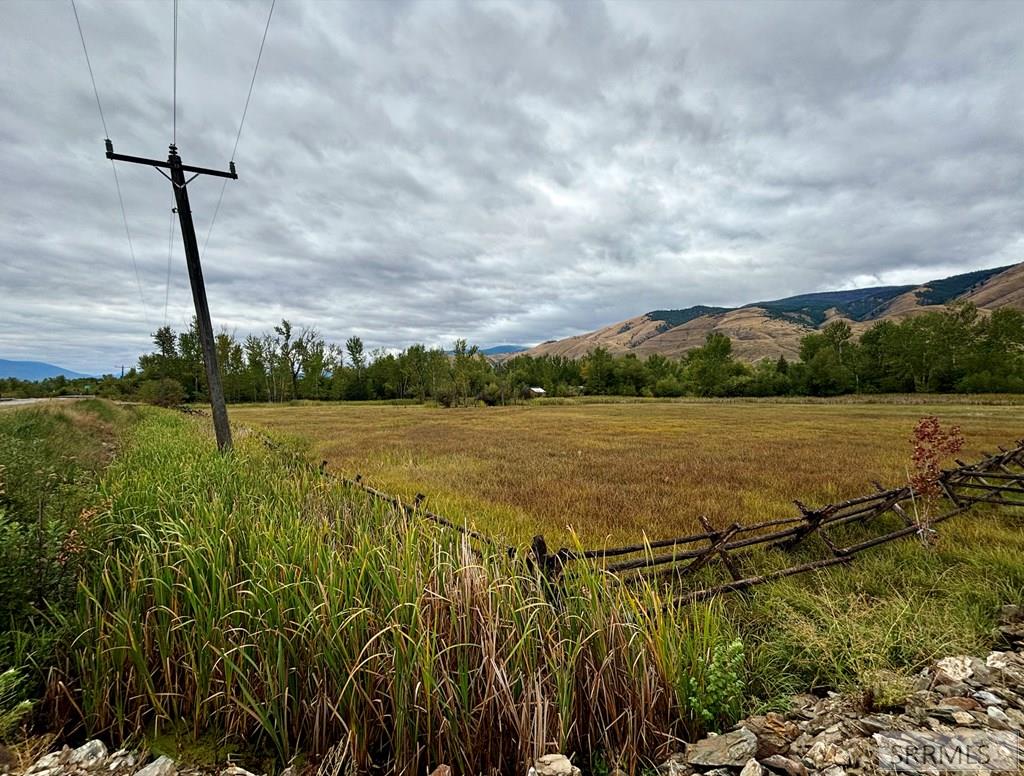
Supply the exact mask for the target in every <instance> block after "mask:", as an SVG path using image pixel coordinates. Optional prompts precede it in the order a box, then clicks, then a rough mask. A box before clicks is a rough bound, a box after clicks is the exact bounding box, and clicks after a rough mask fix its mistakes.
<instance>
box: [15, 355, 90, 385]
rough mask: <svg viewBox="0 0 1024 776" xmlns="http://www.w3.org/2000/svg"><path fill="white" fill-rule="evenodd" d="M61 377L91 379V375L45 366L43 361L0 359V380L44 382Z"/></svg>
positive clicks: (52, 365) (60, 367)
mask: <svg viewBox="0 0 1024 776" xmlns="http://www.w3.org/2000/svg"><path fill="white" fill-rule="evenodd" d="M60 375H63V376H64V377H66V378H68V379H69V380H75V379H77V378H79V377H92V375H86V374H82V373H81V372H72V371H71V370H70V369H65V368H64V367H62V366H56V365H54V364H47V363H45V362H43V361H11V360H8V359H6V358H0V378H4V377H7V378H10V377H13V378H14V379H16V380H30V381H35V380H45V379H46V378H47V377H58V376H60Z"/></svg>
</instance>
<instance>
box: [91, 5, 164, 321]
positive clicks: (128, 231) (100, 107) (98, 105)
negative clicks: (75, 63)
mask: <svg viewBox="0 0 1024 776" xmlns="http://www.w3.org/2000/svg"><path fill="white" fill-rule="evenodd" d="M71 10H72V11H73V12H74V14H75V25H76V26H77V27H78V37H79V39H81V41H82V53H83V54H85V66H86V68H87V69H88V70H89V80H90V81H91V82H92V93H93V96H94V97H95V98H96V108H97V110H99V114H100V124H102V125H103V136H104V137H105V138H106V139H108V140H109V139H110V132H109V131H108V130H107V119H106V116H104V115H103V103H102V102H101V101H100V91H99V89H98V88H96V76H95V75H94V74H93V71H92V60H91V59H90V57H89V47H88V46H87V45H86V44H85V33H84V32H82V21H81V19H79V18H78V6H76V5H75V0H71ZM110 169H111V171H112V172H113V173H114V187H115V188H116V189H117V201H118V204H119V205H120V206H121V221H122V222H123V223H124V233H125V236H126V237H127V238H128V253H129V255H130V256H131V259H132V269H133V270H134V272H135V285H136V286H137V288H138V290H139V302H141V304H142V314H143V316H144V317H145V319H146V326H147V327H150V326H151V324H150V321H149V310H148V308H147V307H146V299H145V296H144V295H143V293H142V279H141V278H140V276H139V263H138V261H137V260H136V258H135V243H134V242H133V241H132V232H131V229H129V228H128V212H127V211H126V210H125V207H124V196H123V195H122V194H121V180H120V179H119V178H118V176H117V166H116V165H115V164H114V160H113V159H111V160H110Z"/></svg>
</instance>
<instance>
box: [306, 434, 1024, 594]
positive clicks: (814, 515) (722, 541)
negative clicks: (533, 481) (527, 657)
mask: <svg viewBox="0 0 1024 776" xmlns="http://www.w3.org/2000/svg"><path fill="white" fill-rule="evenodd" d="M956 463H957V468H954V469H948V470H945V471H943V472H942V474H941V476H940V477H939V481H938V482H939V485H940V486H941V489H942V492H943V494H944V498H942V499H940V500H939V503H940V504H942V505H943V510H942V511H941V512H939V513H938V514H935V515H928V514H925V513H926V512H927V511H928V510H929V509H930V508H932V507H935V503H934V500H933V501H931V502H927V501H926V500H923V499H922V498H921V496H920V494H918V493H916V492H915V491H914V489H913V488H911V487H910V486H909V485H905V486H902V487H898V488H889V489H886V488H883V487H882V486H881V485H879V484H877V483H876V484H875V487H876V492H874V493H870V494H867V495H863V496H858V497H856V498H851V499H847V500H846V501H841V502H839V503H835V504H826V505H824V506H820V507H816V508H811V507H808V506H806V505H804V504H802V503H801V502H799V501H795V502H794V503H795V504H796V507H797V509H798V510H799V514H797V515H794V516H791V517H784V518H779V519H774V520H767V521H763V522H759V523H752V524H741V523H738V522H734V523H731V524H730V525H727V526H724V527H715V526H714V525H712V523H711V521H710V520H709V519H708V518H706V517H701V518H700V523H701V526H702V528H703V529H704V530H703V531H702V532H700V533H694V534H690V535H688V536H678V537H674V538H670V539H659V540H657V541H645V542H639V543H636V544H632V545H627V546H622V547H610V548H601V549H593V550H578V549H571V548H567V547H563V548H561V549H558V550H555V551H550V550H549V549H548V546H547V543H546V541H545V540H544V537H543V536H537V537H535V538H534V540H533V544H532V546H531V548H530V550H529V554H528V555H527V558H528V561H529V562H530V563H531V564H533V566H534V567H535V568H538V569H539V570H540V571H541V572H542V573H543V574H544V575H545V577H547V579H548V580H550V581H552V582H554V581H557V580H558V579H559V578H560V577H561V576H562V575H563V574H565V573H567V572H569V571H571V567H572V564H575V563H581V562H587V563H592V564H597V565H598V566H599V567H600V568H603V569H604V570H605V571H607V572H609V573H611V574H614V575H616V576H617V577H618V578H619V580H620V581H621V582H622V583H623V584H635V583H637V582H639V581H641V580H647V581H664V582H665V583H666V584H668V583H672V584H678V583H684V585H685V583H686V582H687V581H689V582H690V589H688V590H685V592H682V593H681V594H680V595H679V597H678V598H677V599H676V600H677V601H678V602H680V603H688V602H693V601H700V600H703V599H706V598H710V597H712V596H716V595H720V594H724V593H731V592H735V591H739V590H746V589H748V588H751V587H754V586H755V585H760V584H763V583H765V582H770V581H772V580H776V579H781V578H783V577H789V576H793V575H796V574H802V573H806V572H810V571H814V570H817V569H823V568H828V567H830V566H837V565H841V564H846V563H850V562H851V561H852V560H853V558H854V557H855V556H857V555H858V554H860V553H862V552H864V551H866V550H869V549H871V548H873V547H878V546H880V545H883V544H888V543H889V542H894V541H897V540H900V539H904V538H907V537H911V536H915V535H916V536H921V537H923V538H925V539H927V538H928V537H929V536H930V535H931V534H933V533H934V532H935V530H936V526H938V525H940V524H942V523H943V522H945V521H946V520H949V519H950V518H951V517H954V516H956V515H959V514H962V513H964V512H967V511H969V510H970V509H972V508H973V507H974V506H976V505H978V504H993V505H999V506H1008V507H1024V440H1021V441H1019V442H1018V443H1017V445H1016V446H1015V447H1014V448H1012V449H1005V448H1002V447H1001V448H1000V452H998V453H991V454H990V453H985V454H984V457H983V458H982V459H980V460H978V461H975V462H974V463H966V462H964V461H960V460H957V461H956ZM321 469H322V470H325V469H326V461H325V462H324V463H323V464H322V465H321ZM342 482H344V483H345V484H347V485H349V486H351V487H355V488H359V489H361V490H363V491H365V492H366V493H367V494H369V495H370V496H371V497H373V498H375V499H379V500H381V501H384V502H387V503H389V504H391V505H393V506H394V507H396V508H397V509H400V510H403V511H404V512H405V513H406V514H408V515H409V516H410V517H419V518H424V519H427V520H432V521H434V522H437V523H439V524H441V525H444V526H446V527H449V528H452V529H454V530H457V531H460V532H462V533H464V534H465V535H467V536H469V537H471V538H472V539H474V540H477V541H480V542H483V543H486V544H489V545H491V546H493V547H497V548H499V549H503V550H505V551H507V552H508V553H509V554H510V555H514V554H516V553H517V549H516V548H514V547H506V546H504V545H501V544H500V543H499V542H497V541H496V540H495V539H494V538H492V537H489V536H486V535H484V534H482V533H480V532H478V531H474V530H471V529H469V528H468V527H466V526H464V525H461V524H459V523H457V522H455V521H452V520H449V519H447V518H445V517H443V516H441V515H438V514H435V513H434V512H431V511H429V510H427V509H425V508H424V504H423V502H424V497H423V496H422V495H418V496H417V497H416V498H415V500H414V502H413V503H411V504H410V503H407V502H405V501H403V500H402V499H400V498H398V497H396V496H392V495H390V494H388V493H384V492H382V491H380V490H377V489H376V488H373V487H370V486H369V485H367V484H366V483H365V482H364V481H363V478H362V476H360V475H356V477H355V478H354V479H349V478H342ZM886 516H888V517H890V518H892V517H895V519H896V521H897V524H898V526H899V527H896V528H893V527H892V526H893V521H892V520H891V519H890V520H888V521H883V520H880V518H882V517H886ZM850 529H854V530H852V531H851V530H850ZM812 539H817V540H818V543H817V544H815V545H814V547H815V549H819V550H820V548H824V552H823V553H821V552H818V553H817V554H823V555H824V557H814V558H812V559H808V560H802V561H801V562H799V563H794V564H793V565H790V566H786V567H784V568H778V569H773V570H770V571H763V572H762V573H753V572H751V571H748V570H747V567H749V566H751V565H752V564H753V565H756V564H757V562H758V561H759V560H760V561H761V562H764V561H763V559H764V557H765V556H757V555H755V553H754V551H755V549H758V548H759V549H762V550H763V549H768V550H795V549H796V548H797V547H799V546H801V545H807V544H808V543H809V542H810V541H811V540H812ZM847 542H848V543H847ZM811 554H814V553H811ZM714 569H718V570H719V571H721V570H724V574H725V575H726V581H724V582H718V583H717V584H716V583H714V582H708V581H707V580H708V578H709V577H712V578H713V577H714V576H715V575H714V574H712V573H711V571H713V570H714ZM702 570H703V571H707V572H708V573H705V574H703V575H701V576H698V574H699V572H701V571H702ZM718 579H721V577H720V576H719V577H718ZM701 580H702V581H701Z"/></svg>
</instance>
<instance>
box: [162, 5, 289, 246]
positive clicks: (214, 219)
mask: <svg viewBox="0 0 1024 776" xmlns="http://www.w3.org/2000/svg"><path fill="white" fill-rule="evenodd" d="M175 2H177V0H175ZM276 4H277V0H271V1H270V12H269V13H268V14H267V24H266V26H265V27H264V28H263V39H262V40H261V41H260V50H259V51H258V52H257V53H256V66H255V67H254V68H253V70H252V78H251V79H250V81H249V93H248V94H246V95H245V107H243V108H242V118H241V119H240V120H239V122H238V133H237V134H236V135H235V144H234V146H232V148H231V156H230V157H229V158H230V159H231V161H234V160H235V153H236V152H237V151H238V141H239V140H241V139H242V127H243V126H245V117H246V114H248V113H249V101H250V100H251V99H252V90H253V87H254V86H255V85H256V74H257V73H258V72H259V71H260V60H261V59H262V58H263V46H264V45H265V44H266V42H267V33H268V32H269V31H270V20H271V19H272V18H273V17H274V6H275V5H276ZM227 185H228V182H227V179H225V180H224V181H223V182H222V183H221V186H220V195H219V196H218V197H217V204H216V205H215V206H214V208H213V217H212V218H211V219H210V228H209V229H207V230H206V239H205V240H204V241H203V255H204V256H205V255H206V246H207V245H209V244H210V235H211V234H213V225H214V224H215V223H216V222H217V214H218V213H219V212H220V205H221V202H223V201H224V191H225V190H226V189H227Z"/></svg>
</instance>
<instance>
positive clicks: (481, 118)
mask: <svg viewBox="0 0 1024 776" xmlns="http://www.w3.org/2000/svg"><path fill="white" fill-rule="evenodd" d="M180 9H181V10H180V20H179V29H180V33H181V38H180V45H179V73H178V77H179V105H178V144H179V146H180V148H181V152H182V154H183V156H184V157H185V158H186V161H188V162H191V163H194V164H200V165H210V166H223V165H225V164H226V162H227V158H228V155H229V153H230V151H231V147H232V144H233V142H234V138H235V132H236V130H237V122H238V119H239V116H240V114H241V110H242V105H243V102H244V98H245V91H246V89H247V86H248V81H249V77H250V75H251V72H252V65H253V60H254V57H255V54H256V50H257V47H258V44H259V39H260V36H261V34H262V31H263V23H264V21H265V18H266V11H267V9H268V3H267V2H264V1H263V0H250V1H248V2H241V3H218V2H198V0H182V2H181V4H180ZM79 10H80V14H81V17H82V23H83V26H84V29H85V34H86V36H87V41H88V43H89V47H90V54H91V55H92V58H93V65H94V69H95V72H96V77H97V81H98V84H99V88H100V93H101V97H102V99H103V102H104V109H105V111H106V115H107V122H108V125H109V128H110V132H111V135H112V139H113V141H114V143H115V145H116V147H117V149H118V150H119V151H121V152H123V153H131V154H140V155H146V156H156V157H158V156H162V155H163V149H164V148H165V146H166V144H167V143H168V142H169V141H170V128H171V54H172V52H171V39H170V35H169V30H170V18H171V17H170V14H171V4H170V3H169V2H162V3H156V2H147V3H139V2H121V3H100V2H96V1H94V2H89V0H81V2H80V3H79ZM4 12H5V13H4V16H5V24H4V25H3V28H2V29H0V57H2V61H3V69H2V71H0V171H2V174H3V179H4V184H5V185H4V186H3V188H2V189H0V219H2V227H3V228H2V229H0V255H2V257H3V266H2V272H0V299H2V301H0V356H4V357H8V358H12V357H13V358H18V357H24V358H30V357H31V358H42V359H45V360H51V361H56V362H58V363H62V364H64V365H66V366H69V367H71V368H78V369H83V370H111V369H113V368H114V367H115V366H116V365H119V364H121V363H130V362H131V361H133V360H134V358H135V356H136V355H137V354H138V353H139V352H141V351H142V350H143V349H144V348H146V347H147V346H148V334H149V332H150V331H152V330H153V329H154V328H155V327H156V326H158V325H160V323H162V322H163V320H164V298H165V292H166V286H165V281H166V277H167V255H168V251H167V241H168V227H169V225H170V221H169V219H170V206H171V192H170V190H169V185H168V184H167V183H166V181H165V180H164V179H163V178H161V177H160V176H159V175H158V174H157V173H156V172H155V171H153V170H149V169H145V168H141V167H133V166H128V165H122V166H121V167H120V168H119V171H118V172H119V175H120V176H121V182H122V187H123V189H124V193H125V203H126V208H127V211H128V217H129V224H130V226H131V229H132V235H133V238H134V241H135V247H136V251H137V257H138V266H139V276H140V280H141V284H142V295H143V298H144V300H145V306H143V304H142V303H141V302H140V299H139V292H138V289H137V288H136V281H135V276H134V273H133V270H132V267H131V261H130V259H129V255H128V250H127V243H126V240H125V236H124V231H123V227H122V225H121V223H120V214H119V210H118V206H117V200H116V196H115V193H114V187H113V179H112V177H111V172H110V168H109V164H108V163H107V162H106V161H105V160H104V159H103V156H102V150H103V149H102V139H103V133H102V129H101V128H100V124H99V119H98V116H97V114H96V109H95V104H94V101H93V97H92V93H91V87H90V85H89V80H88V74H87V72H86V70H85V64H84V60H83V58H82V54H81V50H80V44H79V42H78V37H77V35H78V33H77V30H76V28H75V25H74V18H73V16H72V14H71V9H70V7H69V6H68V5H66V4H64V3H63V2H38V1H37V2H24V3H18V2H11V1H10V0H9V1H8V2H7V3H5V4H4ZM1022 53H1024V15H1022V14H1021V13H1020V6H1019V5H1017V4H1015V3H998V2H987V3H980V4H979V3H964V4H959V3H952V2H950V3H942V4H918V3H886V4H863V3H825V2H822V3H805V2H796V3H779V2H773V3H756V2H744V3H721V2H716V3H657V2H655V3H640V2H626V0H609V1H608V2H604V3H602V2H598V1H597V0H593V1H591V2H582V1H578V2H539V1H538V2H532V3H520V2H515V1H514V0H510V1H509V2H490V3H478V2H472V3H470V2H466V3H462V2H442V1H441V0H424V1H423V2H378V1H376V0H373V1H367V2H347V3H329V2H297V1H294V0H281V2H279V3H278V6H277V8H276V10H275V15H274V20H273V24H272V25H271V30H270V36H269V39H268V43H267V47H266V50H265V51H264V58H263V64H262V66H261V71H260V75H259V80H258V81H257V85H256V91H255V95H254V99H253V102H252V105H251V106H250V109H249V116H248V119H247V121H246V125H245V130H244V132H243V135H242V138H241V143H240V145H239V150H238V154H237V159H236V161H237V164H238V168H239V174H240V176H241V179H240V180H239V181H237V182H230V183H229V184H228V186H227V192H226V194H225V198H224V204H223V207H222V210H221V212H220V215H219V216H218V219H217V222H216V225H215V228H214V230H213V232H212V237H211V239H210V243H209V247H208V250H207V252H206V254H205V256H204V270H205V273H206V278H207V283H208V290H209V296H210V304H211V307H212V309H213V311H214V323H215V325H216V326H218V327H220V326H226V327H228V328H229V329H232V330H235V331H237V332H238V333H239V334H245V333H247V332H249V331H254V330H264V329H268V328H269V327H270V326H272V325H273V324H274V323H275V322H276V321H277V320H278V319H280V318H281V317H282V316H287V317H288V318H290V319H292V320H293V321H296V322H300V323H305V324H312V325H316V326H317V327H318V328H320V329H321V331H323V332H324V333H325V335H327V336H328V337H330V338H332V339H335V340H342V339H344V338H345V337H347V336H348V335H349V334H352V333H356V334H360V335H361V336H363V338H364V339H365V340H367V342H368V343H369V344H371V345H382V346H399V347H400V346H404V345H407V344H409V343H411V342H415V341H425V342H428V343H431V344H443V343H447V342H450V341H451V340H452V339H453V338H455V337H457V336H465V337H467V338H469V339H470V340H472V341H477V342H480V343H482V344H494V343H498V342H523V343H533V342H537V341H540V340H544V339H548V338H552V337H559V336H565V335H568V334H572V333H577V332H580V331H584V330H587V329H590V328H594V327H596V326H599V325H603V324H606V323H610V322H612V321H615V320H619V319H621V318H625V317H628V316H631V315H634V314H637V313H640V312H643V311H646V310H650V309H656V308H666V307H684V306H688V305H691V304H697V303H706V304H739V303H744V302H748V301H752V300H755V299H764V298H771V297H774V296H782V295H787V294H791V293H796V292H802V291H809V290H815V289H822V288H831V287H837V286H851V285H855V284H865V283H874V282H879V283H885V282H910V281H922V280H926V279H929V278H931V277H934V276H941V275H943V274H949V273H952V272H957V271H967V270H970V269H975V268H980V267H984V266H993V265H995V264H999V263H1010V262H1013V261H1018V260H1021V259H1022V258H1024V256H1022V255H1021V254H1022V250H1021V249H1022V248H1024V236H1022V224H1024V218H1022V216H1024V212H1022V210H1024V208H1022V205H1024V194H1022V192H1024V136H1022V135H1021V132H1020V127H1021V126H1022V125H1024V102H1022V97H1021V95H1022V94H1024V67H1022V63H1024V62H1022ZM219 191H220V182H219V181H217V180H213V179H200V180H198V181H196V182H195V183H194V184H193V185H192V186H191V187H190V194H191V197H192V203H193V210H194V212H195V217H196V225H197V230H198V232H199V237H200V243H201V244H202V242H203V240H204V239H205V236H206V232H207V229H208V226H209V220H210V217H211V215H212V213H213V208H214V205H215V204H216V201H217V196H218V193H219ZM171 234H172V237H173V238H174V239H173V245H172V253H171V284H170V289H169V293H168V296H167V298H168V306H167V318H168V320H169V322H171V323H173V324H175V325H181V324H182V323H184V322H185V321H186V320H187V319H188V318H189V316H190V312H191V309H190V308H191V299H190V296H189V291H188V283H187V278H186V275H185V270H184V266H183V258H182V255H181V248H180V238H178V237H177V235H176V232H174V231H172V232H171Z"/></svg>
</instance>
